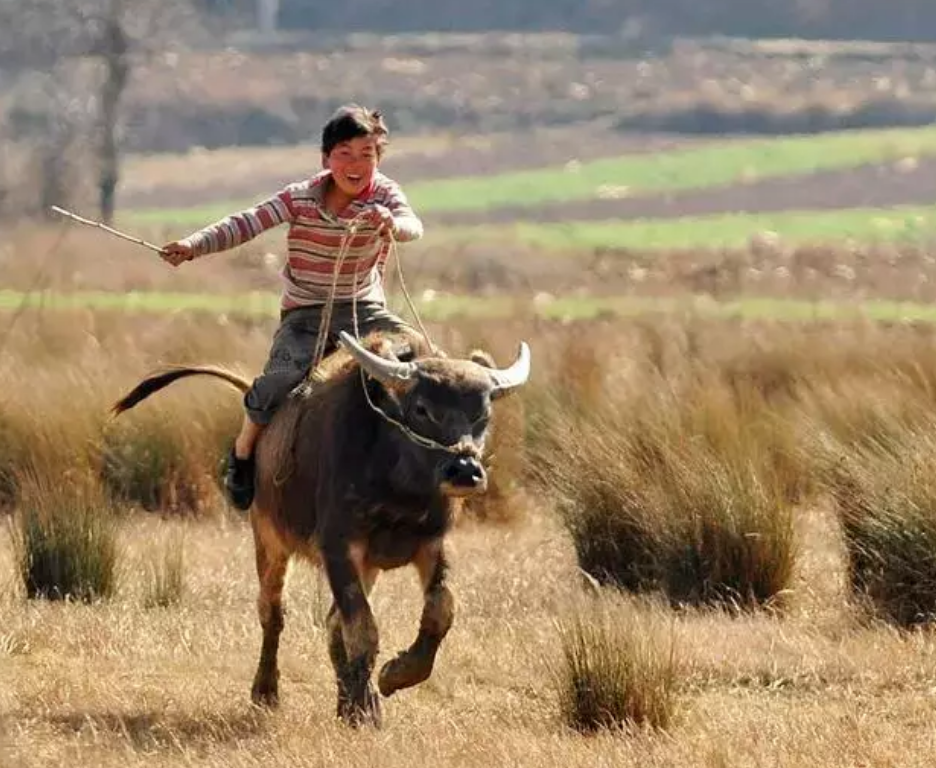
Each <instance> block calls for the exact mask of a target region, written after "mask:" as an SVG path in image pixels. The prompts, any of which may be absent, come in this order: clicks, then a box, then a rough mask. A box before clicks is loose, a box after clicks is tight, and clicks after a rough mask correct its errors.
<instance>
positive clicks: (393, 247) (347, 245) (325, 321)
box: [308, 214, 477, 454]
mask: <svg viewBox="0 0 936 768" xmlns="http://www.w3.org/2000/svg"><path fill="white" fill-rule="evenodd" d="M362 216H363V214H358V215H357V216H355V217H354V218H353V219H351V221H350V222H349V223H348V225H347V227H346V228H345V231H344V234H343V235H342V238H341V246H340V248H339V249H338V256H336V257H335V267H334V269H333V271H332V283H331V287H330V289H329V292H328V297H327V299H326V300H325V306H324V308H323V310H322V319H321V320H320V321H319V330H318V334H317V336H316V339H315V349H314V351H313V354H312V366H311V367H310V369H309V376H308V378H309V379H312V378H313V376H314V374H315V371H316V369H317V368H318V367H319V365H320V364H321V362H322V359H323V357H324V355H325V347H326V346H327V343H328V333H329V330H330V328H331V318H332V311H333V308H334V305H335V294H336V292H337V290H338V278H339V276H340V274H341V268H342V266H343V265H344V262H345V260H346V259H347V257H348V253H349V252H350V250H351V240H352V238H353V237H354V235H355V234H356V233H357V230H358V226H359V224H360V223H361V221H362ZM375 237H379V235H376V234H375ZM389 237H390V249H389V253H388V255H387V258H388V259H393V260H394V261H395V262H396V271H397V279H398V281H399V283H400V290H401V292H402V293H403V296H404V298H405V299H406V303H407V305H408V306H409V309H410V312H412V314H413V317H414V319H415V320H416V324H417V325H418V326H419V330H420V332H421V333H422V335H423V337H424V338H425V340H426V344H427V345H428V347H429V349H435V345H434V344H433V343H432V339H431V338H430V336H429V332H428V331H427V330H426V326H425V325H423V322H422V318H420V316H419V312H418V311H417V310H416V305H415V304H414V302H413V299H412V297H411V296H410V293H409V291H408V290H407V288H406V282H405V281H404V279H403V265H402V264H401V262H400V256H399V252H398V249H397V240H396V238H395V237H394V236H393V232H392V231H391V232H390V233H389ZM358 274H359V270H358V264H357V262H355V265H354V274H353V276H352V283H351V290H352V293H351V319H352V324H353V331H354V338H355V339H356V340H357V341H361V333H360V327H359V323H358V311H357V304H358V292H359V290H360V286H359V284H358V280H359V278H358ZM359 371H360V375H361V389H363V390H364V399H365V400H366V401H367V404H368V406H370V408H371V410H373V411H374V412H375V413H377V414H378V415H379V416H380V417H381V418H383V420H384V421H386V422H387V423H389V424H392V425H393V426H395V427H396V428H397V429H399V430H400V431H401V432H402V433H403V435H404V436H406V438H407V439H408V440H410V442H413V443H415V444H416V445H418V446H420V447H422V448H428V449H431V450H437V451H445V452H446V453H452V454H460V453H476V452H477V449H476V448H475V446H474V445H471V444H470V443H464V442H461V441H460V442H458V443H455V444H453V445H443V444H442V443H440V442H438V441H436V440H433V439H432V438H430V437H426V436H425V435H421V434H419V433H418V432H415V431H413V430H412V429H411V428H410V427H408V426H407V425H406V424H404V423H403V422H401V421H399V420H398V419H395V418H393V417H392V416H391V415H390V414H388V413H387V412H386V411H384V410H383V409H382V408H381V407H380V406H378V405H377V404H376V403H375V402H374V401H373V399H372V398H371V394H370V390H369V389H368V387H367V378H366V374H365V373H364V369H363V368H360V367H359Z"/></svg>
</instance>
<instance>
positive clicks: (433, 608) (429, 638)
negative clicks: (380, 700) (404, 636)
mask: <svg viewBox="0 0 936 768" xmlns="http://www.w3.org/2000/svg"><path fill="white" fill-rule="evenodd" d="M414 565H415V566H416V569H417V571H418V572H419V580H420V583H421V584H422V588H423V595H424V604H423V612H422V619H421V620H420V622H419V634H418V635H417V636H416V640H415V641H414V642H413V644H412V645H411V646H410V647H409V648H407V649H406V650H405V651H403V652H402V653H400V654H399V655H398V656H397V657H396V658H394V659H391V660H390V661H388V662H387V663H386V664H384V665H383V667H382V668H381V670H380V677H379V678H378V686H379V688H380V692H381V693H382V694H383V695H384V696H390V695H392V694H393V693H395V692H396V691H399V690H401V689H403V688H409V687H410V686H413V685H418V684H419V683H421V682H423V681H424V680H426V679H428V677H429V675H431V674H432V666H433V664H434V663H435V657H436V653H437V652H438V650H439V646H440V645H441V644H442V640H443V639H444V638H445V635H446V634H447V633H448V631H449V629H450V628H451V626H452V621H453V620H454V617H455V598H454V597H452V593H451V591H450V590H449V588H448V587H447V586H446V584H445V577H446V571H447V570H448V563H447V562H446V560H445V550H444V548H443V544H442V539H436V540H434V541H432V542H429V543H428V544H425V545H423V546H422V547H421V548H420V550H419V551H418V552H417V554H416V558H415V560H414Z"/></svg>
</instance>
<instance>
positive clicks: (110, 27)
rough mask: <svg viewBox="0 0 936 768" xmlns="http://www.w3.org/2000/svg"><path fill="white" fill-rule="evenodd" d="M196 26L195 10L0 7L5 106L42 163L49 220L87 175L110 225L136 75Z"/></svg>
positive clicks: (58, 2) (186, 4)
mask: <svg viewBox="0 0 936 768" xmlns="http://www.w3.org/2000/svg"><path fill="white" fill-rule="evenodd" d="M195 18H196V16H195V13H194V11H193V9H192V0H0V105H4V102H5V106H6V107H7V108H6V110H4V111H5V113H6V116H7V118H8V119H9V120H10V121H11V122H12V133H13V135H14V136H18V137H19V139H20V140H26V141H28V142H29V144H30V145H31V146H32V147H33V149H34V151H35V152H36V153H37V154H38V156H39V157H40V158H41V159H40V161H39V163H38V165H39V167H40V168H39V172H40V173H41V175H42V179H43V182H42V184H41V187H42V192H41V195H40V200H39V202H40V203H41V205H42V206H43V209H44V210H48V205H49V204H52V203H56V202H58V203H62V202H66V199H65V197H66V195H67V193H68V191H69V190H72V189H74V188H75V187H74V186H73V185H71V184H69V183H66V181H64V180H66V179H68V176H69V173H68V170H69V168H70V167H73V166H76V165H83V166H85V168H89V169H93V171H92V173H93V175H94V176H95V178H96V182H95V186H96V187H97V203H98V208H99V212H100V216H101V218H102V219H103V220H105V221H108V222H109V221H111V220H112V219H113V216H114V211H115V208H116V192H117V186H118V183H119V179H120V172H119V171H120V127H121V125H120V123H121V120H120V118H121V102H122V99H123V96H124V93H125V91H126V88H127V85H128V83H129V82H130V78H131V76H132V73H133V67H134V65H135V63H136V62H138V61H140V60H141V59H142V58H143V57H145V56H147V55H149V54H151V53H153V52H155V51H156V50H160V49H163V48H164V47H165V46H167V45H175V44H177V42H178V41H179V40H180V39H183V38H184V35H181V34H180V33H179V30H190V29H192V27H193V24H192V22H193V21H194V20H195ZM4 96H6V98H4ZM82 148H83V151H79V149H82Z"/></svg>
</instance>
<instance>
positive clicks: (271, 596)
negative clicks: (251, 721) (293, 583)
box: [250, 509, 290, 708]
mask: <svg viewBox="0 0 936 768" xmlns="http://www.w3.org/2000/svg"><path fill="white" fill-rule="evenodd" d="M252 521H253V529H254V545H255V547H256V557H257V576H258V577H259V579H260V597H259V599H258V600H257V610H258V613H259V615H260V626H261V627H262V628H263V644H262V646H261V648H260V662H259V664H258V665H257V673H256V675H255V676H254V682H253V687H252V688H251V691H250V698H251V699H252V700H253V702H254V704H257V705H259V706H264V707H271V708H273V707H276V706H277V705H278V704H279V668H278V665H277V656H278V653H279V639H280V633H281V632H282V631H283V584H284V582H285V580H286V567H287V565H288V563H289V556H290V552H289V550H288V549H287V548H286V547H285V546H284V544H283V541H282V539H281V538H280V537H279V536H278V535H277V533H276V531H275V530H274V529H273V526H272V525H271V524H270V522H269V521H268V520H266V519H265V518H261V516H260V515H259V514H258V513H257V510H256V509H255V510H254V514H253V515H252Z"/></svg>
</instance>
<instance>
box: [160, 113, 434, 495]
mask: <svg viewBox="0 0 936 768" xmlns="http://www.w3.org/2000/svg"><path fill="white" fill-rule="evenodd" d="M387 139H388V130H387V126H386V124H385V123H384V120H383V117H382V116H381V114H380V112H378V111H377V110H369V109H365V108H364V107H361V106H358V105H356V104H350V105H346V106H344V107H341V108H340V109H339V110H338V111H337V112H336V113H335V114H334V115H333V116H332V118H331V119H330V120H329V121H328V123H326V125H325V126H324V128H323V129H322V146H321V150H322V166H323V169H324V170H323V171H321V172H320V173H318V174H317V175H315V176H314V177H312V178H311V179H308V180H305V181H300V182H297V183H294V184H290V185H289V186H287V187H286V188H285V189H283V190H282V191H280V192H279V193H278V194H276V195H274V196H273V197H272V198H270V199H269V200H266V201H264V202H262V203H260V204H259V205H257V206H255V207H254V208H251V209H249V210H245V211H242V212H240V213H236V214H233V215H231V216H228V217H227V218H225V219H222V220H221V221H219V222H217V223H216V224H213V225H211V226H209V227H207V228H205V229H202V230H200V231H198V232H195V233H193V234H191V235H189V236H188V237H186V238H184V239H183V240H179V241H176V242H171V243H167V244H166V245H165V246H163V251H164V253H163V254H162V258H163V259H165V260H166V261H167V262H169V264H171V265H172V266H174V267H175V266H178V265H179V264H181V263H182V262H184V261H191V260H192V259H194V258H198V257H199V256H204V255H206V254H209V253H217V252H219V251H224V250H227V249H229V248H233V247H235V246H238V245H241V244H242V243H245V242H247V241H248V240H251V239H253V238H254V237H256V236H257V235H259V234H260V233H261V232H264V231H266V230H268V229H271V228H272V227H275V226H278V225H280V224H289V231H288V233H287V244H288V250H289V252H288V258H287V260H286V264H285V265H284V267H283V271H282V277H283V281H284V284H285V285H284V290H283V295H282V300H281V311H280V326H279V328H278V329H277V331H276V334H275V336H274V337H273V343H272V346H271V348H270V355H269V360H268V361H267V363H266V365H265V367H264V369H263V373H262V374H261V375H260V376H259V377H257V379H255V380H254V382H253V386H252V387H251V389H250V391H249V392H248V393H247V394H246V396H245V397H244V407H245V411H246V413H245V415H244V421H243V424H242V426H241V430H240V433H239V434H238V435H237V438H236V439H235V441H234V445H233V446H232V448H231V455H230V457H229V461H228V470H227V473H226V475H225V489H226V491H227V495H228V497H229V499H230V501H231V503H232V504H233V505H234V506H235V507H237V508H238V509H240V510H247V509H249V508H250V505H251V503H252V502H253V494H254V460H253V449H254V445H255V443H256V441H257V438H258V437H259V436H260V433H261V432H262V431H263V428H264V427H265V426H266V425H267V424H268V423H269V422H270V419H271V418H272V416H273V413H274V412H275V410H276V408H277V407H278V406H279V405H280V404H281V403H282V402H283V401H284V400H285V398H286V397H287V396H288V395H289V393H290V392H291V391H292V390H293V388H294V387H295V386H296V385H297V384H299V383H300V382H301V381H302V379H303V377H304V375H305V374H306V372H307V369H308V367H309V365H310V364H311V362H312V355H313V352H314V348H315V343H316V339H317V337H318V332H319V321H320V319H321V315H322V310H323V308H324V304H325V302H326V301H328V298H329V295H330V293H331V288H332V282H333V279H334V267H335V260H336V257H337V256H338V255H339V253H340V252H341V247H342V241H343V240H344V239H345V238H346V237H347V222H349V221H350V220H351V219H356V220H357V221H358V222H359V224H358V227H357V231H356V233H355V234H354V235H353V236H350V237H347V241H346V242H345V248H346V251H347V253H346V256H345V260H344V263H343V265H342V268H341V274H340V275H339V276H338V282H337V285H336V288H335V295H334V305H333V309H332V317H331V324H330V327H329V329H328V345H327V347H326V353H328V352H329V351H331V350H333V349H334V348H335V339H336V337H337V334H338V332H339V331H341V330H346V331H349V332H351V333H353V332H354V328H353V319H352V318H353V314H352V302H353V301H354V300H355V299H356V301H357V315H358V330H359V332H360V333H361V335H362V336H363V335H365V334H367V333H369V332H371V331H374V330H398V329H401V328H404V327H405V323H404V322H403V321H402V320H400V319H399V318H398V317H396V316H394V315H393V314H392V313H391V312H389V311H388V310H387V307H386V297H385V295H384V288H383V273H384V267H385V264H386V260H387V256H388V255H389V249H390V238H391V236H392V237H393V238H394V239H396V240H397V241H399V242H408V241H412V240H417V239H419V238H420V237H421V236H422V233H423V225H422V222H421V221H420V220H419V218H418V217H417V216H416V214H415V213H414V212H413V210H412V208H411V207H410V205H409V203H408V202H407V200H406V196H405V195H404V194H403V191H402V190H401V189H400V187H399V186H398V185H397V183H396V182H394V181H392V180H391V179H389V178H388V177H387V176H384V175H383V174H382V173H380V172H379V171H378V170H377V167H378V165H379V163H380V160H381V157H382V156H383V152H384V149H385V147H386V145H387Z"/></svg>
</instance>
